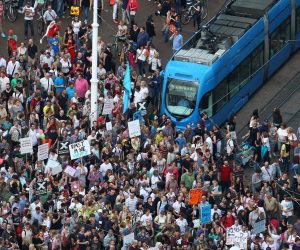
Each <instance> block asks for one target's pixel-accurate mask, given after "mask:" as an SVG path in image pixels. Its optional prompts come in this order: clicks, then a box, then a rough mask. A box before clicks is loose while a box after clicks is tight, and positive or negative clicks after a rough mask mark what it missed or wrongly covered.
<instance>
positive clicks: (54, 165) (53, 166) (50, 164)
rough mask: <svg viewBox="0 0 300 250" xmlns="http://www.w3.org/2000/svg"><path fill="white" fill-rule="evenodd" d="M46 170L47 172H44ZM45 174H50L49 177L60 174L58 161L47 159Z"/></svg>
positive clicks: (60, 169) (60, 167)
mask: <svg viewBox="0 0 300 250" xmlns="http://www.w3.org/2000/svg"><path fill="white" fill-rule="evenodd" d="M46 169H47V171H46ZM45 172H46V173H47V172H50V173H51V175H57V174H59V173H60V172H62V166H61V164H60V163H59V162H58V161H55V160H51V159H49V160H48V161H47V165H46V167H45Z"/></svg>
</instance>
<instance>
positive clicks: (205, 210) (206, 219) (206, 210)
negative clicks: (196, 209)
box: [200, 204, 211, 224]
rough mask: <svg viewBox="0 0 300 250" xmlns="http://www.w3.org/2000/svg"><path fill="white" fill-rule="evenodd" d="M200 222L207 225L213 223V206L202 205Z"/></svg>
mask: <svg viewBox="0 0 300 250" xmlns="http://www.w3.org/2000/svg"><path fill="white" fill-rule="evenodd" d="M200 220H201V224H207V223H210V222H211V205H210V204H208V205H201V207H200Z"/></svg>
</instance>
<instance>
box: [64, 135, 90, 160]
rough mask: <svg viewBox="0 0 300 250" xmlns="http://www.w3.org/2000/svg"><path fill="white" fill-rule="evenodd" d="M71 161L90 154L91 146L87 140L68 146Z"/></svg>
mask: <svg viewBox="0 0 300 250" xmlns="http://www.w3.org/2000/svg"><path fill="white" fill-rule="evenodd" d="M69 150H70V156H71V160H74V159H78V158H80V157H83V156H86V155H89V154H91V146H90V144H89V142H88V140H85V141H80V142H76V143H73V144H70V145H69Z"/></svg>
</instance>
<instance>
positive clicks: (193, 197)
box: [189, 188, 202, 205]
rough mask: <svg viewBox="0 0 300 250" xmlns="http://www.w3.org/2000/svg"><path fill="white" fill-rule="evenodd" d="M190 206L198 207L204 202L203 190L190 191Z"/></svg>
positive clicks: (194, 189)
mask: <svg viewBox="0 0 300 250" xmlns="http://www.w3.org/2000/svg"><path fill="white" fill-rule="evenodd" d="M189 197H190V199H189V204H190V205H198V204H199V203H201V201H202V190H201V189H200V188H193V189H191V190H190V194H189Z"/></svg>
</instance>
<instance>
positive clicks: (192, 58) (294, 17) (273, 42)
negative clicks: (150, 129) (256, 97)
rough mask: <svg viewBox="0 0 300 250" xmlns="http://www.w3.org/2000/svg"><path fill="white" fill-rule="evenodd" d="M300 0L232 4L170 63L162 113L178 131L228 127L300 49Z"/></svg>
mask: <svg viewBox="0 0 300 250" xmlns="http://www.w3.org/2000/svg"><path fill="white" fill-rule="evenodd" d="M299 39H300V0H232V1H231V2H230V3H229V4H227V5H226V6H225V7H224V8H223V9H222V10H221V11H220V12H219V13H218V14H217V15H216V16H215V17H214V18H213V19H211V20H210V21H209V22H208V23H207V24H206V26H204V27H202V29H201V30H199V31H198V32H197V33H195V34H194V35H193V36H192V37H191V38H190V39H189V40H188V41H187V42H186V43H185V44H184V45H183V47H182V48H181V49H180V50H178V51H177V52H176V53H175V54H174V55H173V57H172V59H171V60H170V61H169V62H168V63H167V65H166V68H165V71H164V82H163V87H162V98H161V100H162V103H161V113H164V114H166V115H167V116H169V117H171V119H172V120H173V121H174V122H175V123H176V125H177V127H178V128H179V129H183V128H184V127H185V126H186V125H187V124H190V125H192V126H194V124H196V122H197V121H198V120H199V119H200V118H201V115H202V114H203V113H204V112H205V113H206V114H207V116H208V117H209V118H210V119H208V124H207V126H208V127H210V126H211V125H212V124H211V123H212V121H213V122H214V123H216V124H222V123H224V122H225V121H226V120H227V119H228V118H229V116H230V115H231V114H232V113H233V112H237V111H238V110H239V109H241V108H242V107H243V106H244V105H245V104H246V103H247V101H248V100H249V98H250V96H251V95H252V94H253V93H254V92H255V91H256V90H257V89H258V88H259V87H260V86H261V85H262V84H263V83H264V82H265V81H266V80H267V79H269V78H270V77H271V76H272V75H273V74H274V73H275V72H276V70H278V68H279V67H280V66H282V65H283V64H284V63H285V62H286V61H287V60H288V59H289V58H290V56H291V55H292V54H293V53H294V52H295V51H296V50H297V49H298V47H299V46H300V43H299V42H298V40H299Z"/></svg>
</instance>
